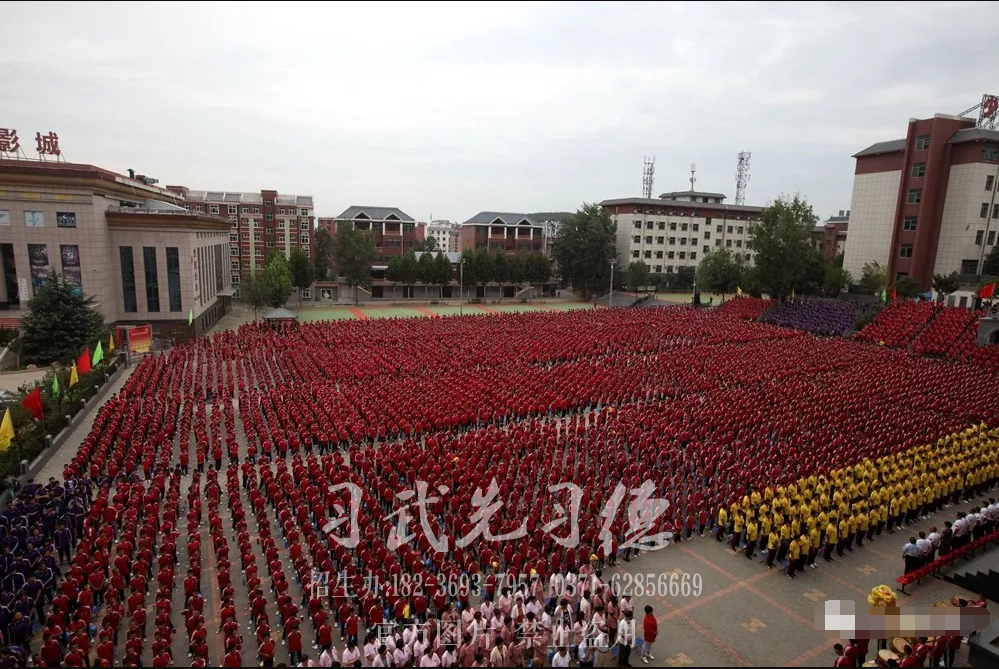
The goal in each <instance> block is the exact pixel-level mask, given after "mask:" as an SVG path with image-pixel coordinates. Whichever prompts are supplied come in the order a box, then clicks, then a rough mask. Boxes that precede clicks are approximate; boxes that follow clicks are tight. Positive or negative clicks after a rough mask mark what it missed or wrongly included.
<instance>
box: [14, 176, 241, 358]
mask: <svg viewBox="0 0 999 669" xmlns="http://www.w3.org/2000/svg"><path fill="white" fill-rule="evenodd" d="M183 205H184V200H183V198H182V197H181V196H179V195H178V194H177V193H175V192H172V191H170V190H166V189H163V188H160V187H158V186H156V185H155V180H153V179H147V178H145V177H134V176H128V177H126V176H123V175H120V174H116V173H114V172H111V171H108V170H105V169H102V168H100V167H95V166H93V165H85V164H76V163H61V162H47V163H46V162H39V161H31V160H0V263H2V271H3V280H2V281H0V305H2V306H3V307H4V308H5V309H6V310H7V312H8V315H9V316H14V317H19V316H20V315H22V314H23V312H24V311H25V310H26V309H27V303H28V300H29V299H30V298H31V296H32V294H33V293H34V291H35V290H36V289H38V288H39V287H40V286H42V285H43V284H44V283H45V281H46V280H47V278H48V277H49V275H50V273H53V272H58V273H59V274H60V275H62V277H63V279H64V280H65V281H66V282H68V283H69V284H71V285H73V286H75V287H77V288H78V289H79V290H80V291H81V292H83V293H85V294H87V295H92V296H93V297H94V298H95V300H96V302H97V308H98V309H99V310H100V312H101V314H102V315H103V316H104V320H105V322H107V323H110V324H118V325H129V324H135V325H139V324H146V323H149V324H151V325H152V327H153V333H154V336H156V337H160V338H169V339H186V338H190V337H192V336H196V335H199V334H201V333H203V332H205V331H206V330H208V329H209V328H211V327H212V325H214V324H215V322H216V321H218V319H219V318H220V317H221V316H222V315H223V314H225V313H226V312H228V311H229V310H230V308H231V300H232V298H231V296H232V284H231V281H230V275H229V272H228V271H226V267H225V263H226V262H228V260H227V259H228V258H229V255H230V250H229V224H228V222H227V221H226V220H225V219H224V218H220V217H219V216H216V215H214V214H209V213H208V212H207V211H206V212H198V211H189V210H187V209H186V208H184V206H183ZM189 316H192V317H193V324H192V325H188V317H189Z"/></svg>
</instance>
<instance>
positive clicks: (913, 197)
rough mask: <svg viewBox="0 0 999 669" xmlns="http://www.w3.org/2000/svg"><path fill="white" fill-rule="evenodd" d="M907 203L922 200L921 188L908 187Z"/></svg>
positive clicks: (916, 202)
mask: <svg viewBox="0 0 999 669" xmlns="http://www.w3.org/2000/svg"><path fill="white" fill-rule="evenodd" d="M907 201H908V203H909V204H919V203H920V202H922V201H923V190H922V189H921V188H910V189H909V197H908V200H907Z"/></svg>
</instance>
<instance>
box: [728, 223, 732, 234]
mask: <svg viewBox="0 0 999 669" xmlns="http://www.w3.org/2000/svg"><path fill="white" fill-rule="evenodd" d="M728 234H732V226H731V225H730V226H728Z"/></svg>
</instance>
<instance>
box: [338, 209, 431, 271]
mask: <svg viewBox="0 0 999 669" xmlns="http://www.w3.org/2000/svg"><path fill="white" fill-rule="evenodd" d="M344 225H347V226H350V227H352V228H355V229H357V230H363V231H367V232H371V233H372V234H373V235H374V237H375V247H376V248H377V250H378V265H376V266H375V267H381V269H383V270H384V269H385V266H387V263H388V262H389V261H390V260H392V258H394V257H396V256H401V255H403V254H405V253H406V252H408V251H415V250H416V249H417V248H422V246H423V240H424V237H425V235H426V228H427V224H426V223H418V222H417V221H416V219H414V218H413V217H412V216H410V215H409V214H407V213H406V212H404V211H402V210H401V209H399V208H397V207H358V206H356V205H352V206H350V207H348V208H347V209H345V210H344V211H342V212H341V213H340V215H339V216H336V217H334V218H327V217H323V218H320V219H319V226H320V227H321V228H322V229H324V230H326V231H327V232H329V233H330V234H331V235H333V236H334V237H335V236H336V233H337V230H339V229H340V228H341V227H342V226H344Z"/></svg>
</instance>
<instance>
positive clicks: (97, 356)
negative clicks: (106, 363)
mask: <svg viewBox="0 0 999 669" xmlns="http://www.w3.org/2000/svg"><path fill="white" fill-rule="evenodd" d="M103 359H104V347H102V346H101V342H100V340H98V341H97V348H95V349H94V359H93V361H92V362H91V363H90V364H92V365H96V364H97V363H99V362H100V361H101V360H103Z"/></svg>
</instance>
